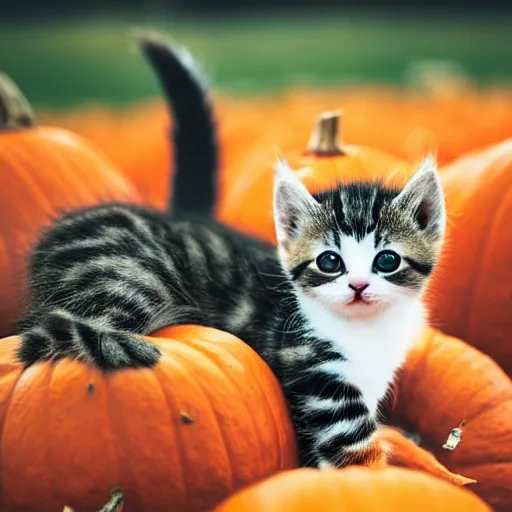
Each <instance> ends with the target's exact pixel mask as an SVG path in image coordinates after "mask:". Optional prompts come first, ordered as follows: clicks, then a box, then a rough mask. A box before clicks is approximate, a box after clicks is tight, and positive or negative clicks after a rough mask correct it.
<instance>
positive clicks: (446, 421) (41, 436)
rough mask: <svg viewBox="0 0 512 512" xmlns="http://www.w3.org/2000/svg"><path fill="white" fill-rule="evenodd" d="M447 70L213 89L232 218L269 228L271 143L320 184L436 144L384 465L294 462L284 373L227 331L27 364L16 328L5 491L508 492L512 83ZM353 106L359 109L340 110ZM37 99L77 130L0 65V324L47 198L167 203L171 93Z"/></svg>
mask: <svg viewBox="0 0 512 512" xmlns="http://www.w3.org/2000/svg"><path fill="white" fill-rule="evenodd" d="M423 85H425V84H423ZM438 85H439V84H438ZM434 89H435V90H428V91H426V92H425V91H424V92H423V93H422V94H420V93H418V91H412V90H407V91H405V92H403V93H398V92H397V91H392V90H386V89H364V88H363V89H361V90H358V91H355V90H351V89H347V90H345V91H343V93H342V94H341V95H340V94H339V93H338V92H328V91H324V92H321V93H320V92H313V91H306V90H296V91H289V92H288V93H287V94H286V95H282V96H276V97H258V98H252V99H251V100H250V101H247V100H246V99H244V100H243V101H239V100H237V99H235V98H228V97H222V96H219V97H218V98H217V99H218V101H219V113H220V116H219V119H220V122H219V129H220V142H221V146H222V148H221V149H222V154H221V157H222V168H221V169H220V170H219V176H218V178H219V179H218V184H219V203H218V210H217V213H218V217H219V218H220V219H221V220H223V221H225V222H226V223H228V224H230V225H231V226H234V227H236V228H237V229H239V230H241V231H243V232H245V233H249V234H252V235H255V236H257V237H260V238H263V239H265V240H268V241H271V242H275V235H274V225H273V220H272V181H273V169H272V167H273V164H274V161H275V147H276V146H277V147H278V149H279V151H280V152H281V153H282V154H283V155H284V156H285V158H286V160H287V161H288V162H289V164H290V166H291V167H292V168H293V169H294V170H295V172H296V174H297V175H298V176H299V177H300V179H301V180H302V181H303V182H304V184H305V185H306V186H307V188H308V189H309V190H310V191H312V192H319V191H321V190H324V189H326V188H329V187H332V186H333V184H335V183H337V182H344V183H346V182H352V181H365V180H375V179H378V180H380V181H383V182H384V183H386V184H393V185H398V186H400V185H403V184H404V183H405V182H406V181H407V180H408V179H409V177H410V176H411V174H412V172H413V171H414V170H415V168H416V162H418V161H419V160H420V159H421V158H422V157H423V156H425V154H426V153H427V152H429V151H433V152H435V153H436V154H437V158H438V161H439V162H440V164H441V167H440V171H439V174H440V179H441V182H442V185H443V188H444V191H445V194H446V203H447V209H448V217H449V219H448V228H447V231H448V234H447V241H446V244H445V246H444V249H443V256H442V262H441V264H440V266H439V269H437V270H436V272H435V274H434V277H433V280H432V282H431V284H430V287H429V289H428V290H427V294H426V299H425V300H426V304H427V306H428V313H429V316H430V319H431V323H432V325H434V326H435V327H436V329H433V328H425V329H424V330H423V331H422V333H421V335H420V337H419V339H418V340H417V343H416V344H415V345H414V346H413V347H412V348H411V350H410V352H409V354H408V357H407V359H406V361H405V363H404V365H403V367H402V368H401V370H400V371H399V372H398V378H397V381H396V383H395V384H394V386H393V387H392V390H391V391H392V393H390V395H391V396H390V399H389V400H388V402H387V403H386V404H383V405H384V407H383V410H382V412H383V423H385V424H386V425H389V426H385V427H382V428H380V430H379V431H378V433H377V441H378V442H379V444H380V445H382V446H383V447H384V448H385V449H386V450H387V451H388V461H387V465H385V467H380V468H364V467H348V468H344V469H342V470H324V471H318V470H312V469H297V465H298V456H297V455H298V454H297V447H296V441H295V433H294V430H293V426H292V422H291V419H290V417H289V411H288V406H287V404H286V402H285V400H284V396H283V393H282V390H281V387H280V385H279V383H278V381H277V380H276V378H275V376H274V375H273V374H272V372H271V370H270V369H269V368H268V367H267V366H266V364H265V363H264V362H263V360H262V359H261V358H260V357H259V356H258V355H257V354H255V353H254V352H253V351H252V350H251V349H250V348H249V347H248V346H247V345H246V344H244V343H243V340H239V339H237V338H235V337H233V336H232V335H230V334H228V333H224V332H221V331H218V330H215V329H211V328H206V327H199V326H175V327H170V328H166V329H163V330H161V331H159V332H157V333H155V334H154V335H152V336H148V337H147V339H148V340H150V341H151V342H152V343H154V344H155V345H156V346H157V347H158V348H159V349H160V351H161V353H162V357H161V359H160V360H159V362H158V363H157V364H156V366H155V367H154V368H152V369H147V368H145V369H128V370H122V371H115V372H102V371H101V370H99V369H98V368H96V367H94V366H93V365H89V364H86V363H82V362H79V361H75V360H71V359H62V360H58V361H54V362H39V363H36V364H34V365H33V366H30V367H29V368H22V366H21V364H20V363H19V361H18V360H17V359H16V350H17V347H18V344H19V341H20V340H19V338H18V337H16V336H10V337H5V338H3V339H0V511H2V512H3V511H5V512H22V511H27V510H37V511H40V512H50V511H52V512H53V511H56V510H58V511H61V510H64V511H66V512H90V511H93V510H102V511H108V512H114V511H115V512H121V510H123V511H124V512H142V511H146V510H148V511H155V512H158V511H169V510H172V511H173V512H189V511H190V512H207V511H208V512H210V511H212V510H214V511H215V512H235V511H236V512H260V511H261V512H267V511H268V512H281V511H282V512H284V511H286V512H290V511H297V512H298V511H302V510H304V511H306V510H307V511H310V510H318V511H320V510H321V511H325V512H330V511H332V512H352V511H353V512H356V511H357V512H367V511H368V512H380V511H382V512H384V511H395V510H396V511H404V512H405V511H413V512H421V511H425V512H430V511H432V512H437V511H438V512H444V511H445V512H457V511H460V512H463V511H464V512H466V511H474V512H484V511H491V510H493V511H495V512H510V511H511V510H512V380H511V378H510V376H512V341H511V335H512V320H511V317H510V305H511V304H512V286H511V285H512V250H511V248H512V233H511V229H512V228H511V227H510V226H511V225H512V223H511V219H512V193H511V192H510V190H511V185H512V139H511V138H510V137H512V122H511V116H510V114H509V113H510V108H511V107H512V96H511V94H510V91H507V90H498V89H494V90H492V89H490V90H488V91H487V92H485V93H478V92H476V90H474V89H473V88H471V87H469V86H468V87H466V88H464V89H463V90H454V89H451V88H448V89H446V88H443V87H441V88H440V89H436V87H435V86H434ZM337 105H342V106H343V109H344V113H342V112H341V111H332V110H326V109H330V108H333V106H334V107H335V106H337ZM484 109H485V112H486V115H485V116H481V115H480V114H481V112H482V111H483V110H484ZM322 112H323V113H322ZM43 117H45V118H46V119H52V121H53V122H54V123H55V122H56V124H57V125H58V126H66V127H67V128H70V129H71V130H73V131H72V132H70V131H67V130H66V129H64V128H56V127H52V126H39V125H38V124H37V123H36V121H35V118H34V115H33V112H32V110H31V108H30V105H29V104H28V102H27V101H26V99H25V98H24V97H23V95H22V94H21V93H20V92H19V91H18V90H17V88H16V86H15V85H14V84H13V83H12V81H10V80H9V79H8V78H7V77H5V76H0V170H1V171H2V178H3V183H2V187H1V188H0V200H2V204H3V206H4V208H3V211H2V213H1V214H0V215H1V216H2V221H1V222H0V283H1V286H0V337H1V336H9V335H10V334H11V333H12V325H13V320H14V319H15V318H16V316H17V314H18V312H19V311H20V308H21V306H22V304H23V296H24V286H25V284H24V283H25V281H24V280H25V278H26V265H27V260H28V258H27V256H28V254H29V251H30V248H31V246H32V244H33V242H34V240H35V239H36V237H37V236H38V235H39V234H40V233H41V231H42V230H43V229H44V228H45V227H46V226H47V225H48V223H49V221H50V220H51V219H52V217H54V216H55V215H58V213H59V212H60V211H62V210H66V209H69V208H76V207H81V206H87V205H92V204H96V203H98V202H101V201H105V200H116V201H117V200H119V201H128V202H132V203H141V202H142V203H147V204H150V205H153V206H155V207H157V208H160V209H163V208H164V207H165V206H166V204H167V202H168V201H167V193H168V183H169V181H170V173H171V174H172V169H170V163H171V161H172V158H171V153H172V151H173V148H172V147H170V143H169V140H168V132H169V130H168V127H167V124H168V120H167V112H166V110H165V109H164V107H163V105H160V104H157V103H153V102H148V103H146V104H141V105H136V106H134V107H133V108H132V109H131V110H129V111H125V112H120V111H117V112H115V111H110V110H108V109H104V108H98V109H88V111H84V112H82V113H75V112H69V113H67V114H61V115H58V116H57V115H55V114H50V113H47V114H44V115H43ZM315 119H316V122H315ZM474 120H478V122H472V121H474ZM171 122H172V121H171ZM461 127H463V128H464V129H461ZM311 128H312V129H311ZM75 132H76V133H80V134H81V135H76V134H75ZM82 135H85V136H86V137H88V138H89V139H90V140H91V141H92V142H93V143H95V144H97V145H98V147H99V148H100V150H101V151H103V153H104V154H105V156H104V154H102V153H101V152H99V151H98V150H96V149H95V148H94V147H93V146H91V145H90V144H89V142H87V141H86V139H83V138H82ZM308 137H309V139H308ZM345 140H348V141H350V142H354V143H353V144H348V143H346V142H345ZM109 159H110V160H112V162H114V163H111V162H110V160H109ZM116 166H117V167H116ZM452 336H457V338H455V337H452ZM462 339H464V340H465V341H461V340H462ZM500 366H501V368H500ZM507 374H508V375H507ZM412 439H414V441H413V440H412ZM109 497H110V501H108V500H109ZM107 501H108V505H107V506H106V508H104V507H105V504H106V503H107ZM215 507H217V508H215Z"/></svg>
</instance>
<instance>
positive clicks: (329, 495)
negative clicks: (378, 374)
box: [215, 466, 491, 512]
mask: <svg viewBox="0 0 512 512" xmlns="http://www.w3.org/2000/svg"><path fill="white" fill-rule="evenodd" d="M312 510H321V511H322V512H390V511H397V512H398V511H404V512H405V511H407V512H409V511H411V510H414V511H415V512H434V511H435V512H466V511H471V512H485V511H488V512H489V511H490V510H491V509H490V508H489V507H488V506H487V505H486V504H485V503H484V502H483V501H481V500H480V499H479V498H478V497H477V496H475V495H474V494H472V493H471V492H470V491H468V490H466V489H463V488H460V487H455V486H454V485H451V484H449V483H447V482H444V481H442V480H439V479H437V478H434V477H432V476H430V475H427V474H425V473H420V472H417V471H413V470H410V469H403V468H390V467H389V468H384V469H370V468H364V467H356V466H352V467H349V468H346V469H342V470H323V471H318V470H314V469H298V470H292V471H287V472H284V473H281V474H280V475H277V476H275V477H273V478H270V479H268V480H266V481H264V482H262V483H260V484H258V485H255V486H253V487H251V488H249V489H246V490H243V491H241V492H240V493H238V494H236V495H235V496H233V497H232V498H231V499H229V500H227V501H226V502H224V503H222V504H221V505H220V506H218V507H217V508H216V509H215V512H291V511H294V512H302V511H304V512H306V511H307V512H309V511H312Z"/></svg>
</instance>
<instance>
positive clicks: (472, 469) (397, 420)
mask: <svg viewBox="0 0 512 512" xmlns="http://www.w3.org/2000/svg"><path fill="white" fill-rule="evenodd" d="M395 396H396V406H395V407H394V408H393V410H392V415H391V418H390V420H391V423H392V424H394V425H399V426H400V427H402V428H404V429H405V430H408V431H411V432H414V433H416V434H419V436H420V439H421V445H422V446H423V447H424V448H426V449H427V450H429V451H430V452H432V453H433V454H434V456H435V457H436V458H437V459H438V460H439V461H440V462H441V463H442V464H444V465H445V466H446V467H447V468H448V469H449V470H450V471H453V472H455V473H459V474H462V475H464V476H465V477H468V478H471V479H474V480H476V481H477V483H476V484H474V485H471V490H472V491H473V492H475V493H476V494H478V495H479V496H480V497H481V498H483V499H484V500H485V501H487V502H488V503H489V504H490V505H492V506H493V508H494V509H495V510H496V511H497V512H506V511H510V510H512V486H511V485H510V483H511V482H512V381H511V380H510V378H509V377H508V376H507V375H506V374H505V373H504V372H503V371H502V370H501V369H500V368H499V366H498V365H497V364H496V363H495V362H494V361H493V360H492V359H491V358H490V357H488V356H487V355H485V354H483V353H481V352H479V351H478V350H477V349H476V348H474V347H472V346H471V345H468V344H467V343H465V342H463V341H460V340H458V339H456V338H452V337H449V336H446V335H444V334H440V333H439V332H437V331H435V330H433V329H427V330H425V331H424V333H423V334H422V336H421V337H420V339H419V341H418V343H417V345H415V347H414V348H413V349H412V350H411V352H410V353H409V355H408V357H407V360H406V363H405V365H404V367H403V369H402V371H401V372H400V373H399V375H398V380H397V385H396V390H395ZM464 420H466V425H465V426H464V428H463V433H464V436H463V439H462V441H461V443H460V445H459V446H458V447H457V448H456V449H455V450H453V451H450V450H446V449H444V448H443V445H444V444H445V443H446V441H447V438H448V435H449V433H450V431H451V430H452V429H453V428H454V427H457V425H459V424H460V423H461V422H463V421H464Z"/></svg>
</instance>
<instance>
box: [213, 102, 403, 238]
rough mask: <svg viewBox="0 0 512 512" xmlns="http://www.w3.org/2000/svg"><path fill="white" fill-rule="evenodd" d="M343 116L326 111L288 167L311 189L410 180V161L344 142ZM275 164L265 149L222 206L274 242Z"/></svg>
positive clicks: (228, 216) (225, 215) (230, 218)
mask: <svg viewBox="0 0 512 512" xmlns="http://www.w3.org/2000/svg"><path fill="white" fill-rule="evenodd" d="M339 119H340V112H326V113H324V114H322V115H321V116H320V118H319V119H318V121H317V123H316V125H315V127H314V129H313V132H312V134H311V137H310V140H309V143H308V146H307V150H306V152H303V151H301V152H299V153H297V152H296V151H293V152H291V154H290V155H288V154H286V159H287V160H288V162H289V163H290V166H291V167H292V168H293V169H295V170H296V173H297V175H298V176H299V177H300V178H301V180H302V182H303V183H304V184H305V185H306V186H307V188H308V189H309V190H310V191H311V192H313V193H315V192H320V191H322V190H325V189H327V188H331V187H333V186H334V185H335V184H336V183H337V182H350V181H355V180H370V179H382V180H383V181H384V182H385V183H388V184H397V185H404V184H405V183H406V181H407V179H408V177H410V175H411V173H412V168H411V166H410V165H408V164H407V163H406V162H404V161H402V160H400V159H399V158H396V157H394V156H391V155H388V154H386V153H384V152H382V151H378V150H376V149H370V148H365V147H360V146H353V145H342V144H341V142H340V141H339V140H338V131H339ZM283 149H286V148H283ZM270 150H272V148H270ZM274 160H275V158H274ZM272 162H273V159H272V157H271V155H270V154H268V155H265V153H262V158H260V159H259V160H256V162H255V163H254V162H253V164H252V165H254V169H255V170H254V172H251V169H247V176H245V177H243V179H241V180H239V182H238V183H237V184H235V185H234V186H233V188H232V190H231V192H230V194H229V196H228V197H227V199H226V200H225V202H224V203H223V205H222V208H221V211H220V217H221V219H222V220H224V221H225V222H226V223H228V224H230V225H232V226H234V227H236V228H238V229H240V230H242V231H244V232H246V233H250V234H252V235H254V236H258V237H261V238H264V239H266V240H268V241H271V242H275V233H274V223H273V219H272V182H273V175H274V171H273V169H272Z"/></svg>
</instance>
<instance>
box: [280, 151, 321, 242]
mask: <svg viewBox="0 0 512 512" xmlns="http://www.w3.org/2000/svg"><path fill="white" fill-rule="evenodd" d="M274 170H275V175H274V224H275V228H276V235H277V241H278V243H279V244H280V245H286V244H287V243H288V242H290V241H292V240H293V239H294V238H296V237H297V235H298V234H299V233H300V230H301V229H302V227H303V226H304V224H305V223H306V222H307V221H308V219H309V218H310V217H311V215H313V214H314V213H315V211H316V210H317V208H318V206H319V204H318V202H317V201H316V200H315V198H314V197H313V196H312V195H311V194H310V193H309V192H308V189H307V188H306V187H305V186H304V184H303V183H302V182H301V181H300V180H299V178H297V176H296V175H295V173H294V172H293V171H292V170H291V169H290V167H289V166H288V164H287V163H286V161H285V160H283V159H282V158H281V157H279V156H278V158H277V161H276V163H275V165H274Z"/></svg>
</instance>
